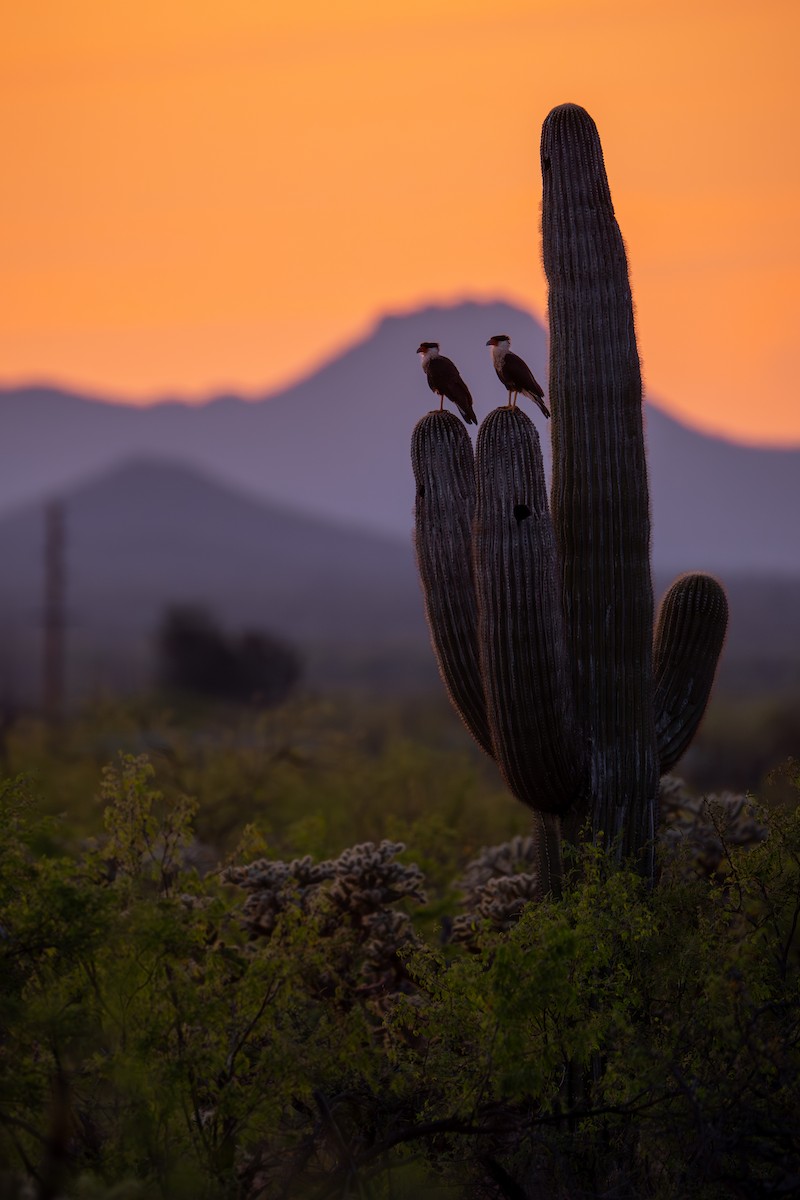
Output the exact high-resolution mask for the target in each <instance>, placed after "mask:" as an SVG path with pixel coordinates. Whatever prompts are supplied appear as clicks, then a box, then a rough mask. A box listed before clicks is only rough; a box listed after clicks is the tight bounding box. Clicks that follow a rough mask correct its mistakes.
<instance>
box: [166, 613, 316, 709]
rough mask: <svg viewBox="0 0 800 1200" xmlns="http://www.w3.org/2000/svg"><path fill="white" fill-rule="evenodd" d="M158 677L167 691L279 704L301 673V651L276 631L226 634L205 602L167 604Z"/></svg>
mask: <svg viewBox="0 0 800 1200" xmlns="http://www.w3.org/2000/svg"><path fill="white" fill-rule="evenodd" d="M156 648H157V655H158V680H159V683H160V685H161V686H162V687H163V688H165V689H166V690H167V691H171V692H178V693H181V692H187V693H189V694H193V695H198V696H205V697H211V698H213V699H219V700H229V701H238V702H248V703H249V702H254V701H255V702H258V703H259V704H261V705H264V706H271V705H274V704H280V703H281V702H282V701H283V700H285V699H286V697H287V696H288V695H289V694H290V693H291V691H292V690H293V689H294V687H295V686H296V685H297V682H298V680H299V679H300V675H301V661H300V656H299V654H298V652H297V651H296V650H295V649H293V648H292V647H291V646H289V645H288V644H287V643H286V642H284V641H282V640H281V639H279V638H277V637H275V636H274V635H272V634H267V633H260V632H254V631H247V632H245V633H243V634H242V635H241V636H239V637H233V636H231V635H229V634H226V633H225V632H224V631H223V630H222V629H221V628H220V627H219V626H218V625H217V623H216V621H214V619H213V618H212V617H211V615H210V614H209V613H207V612H206V611H205V610H204V609H201V608H193V607H187V606H175V607H173V608H170V609H168V610H167V612H166V613H165V614H164V618H163V620H162V622H161V625H160V626H159V629H158V632H157V636H156Z"/></svg>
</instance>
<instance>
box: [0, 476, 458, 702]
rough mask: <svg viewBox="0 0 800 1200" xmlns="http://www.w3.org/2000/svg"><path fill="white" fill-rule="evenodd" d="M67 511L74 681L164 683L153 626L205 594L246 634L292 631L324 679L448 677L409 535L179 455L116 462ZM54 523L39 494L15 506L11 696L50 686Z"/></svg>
mask: <svg viewBox="0 0 800 1200" xmlns="http://www.w3.org/2000/svg"><path fill="white" fill-rule="evenodd" d="M63 511H64V555H63V557H64V563H65V575H66V600H67V638H66V643H67V647H68V651H69V663H68V671H67V674H68V677H69V680H70V685H71V690H72V691H73V692H77V693H83V694H85V693H87V692H92V691H97V690H99V689H104V688H111V689H114V688H116V687H118V686H121V687H123V688H124V689H126V690H127V689H130V688H131V687H132V686H146V685H147V684H148V683H149V682H151V681H152V677H153V649H154V645H153V637H154V633H155V630H156V628H157V626H158V624H159V622H160V620H161V618H162V616H163V613H164V610H165V608H166V607H167V606H168V605H171V604H182V605H183V604H189V605H200V606H202V607H205V608H207V609H208V610H209V611H210V612H212V613H213V615H214V616H215V617H217V618H218V619H219V620H220V621H221V622H222V624H223V625H224V626H225V627H226V628H228V629H230V630H231V632H241V631H242V630H244V629H260V630H266V631H269V632H272V633H275V634H278V635H280V636H282V637H283V638H285V639H288V640H290V641H292V642H293V643H295V644H296V645H297V646H298V647H299V648H300V650H301V652H302V654H303V656H304V658H305V660H306V662H307V667H308V671H307V678H309V680H310V682H311V683H312V684H314V683H319V682H323V683H330V682H334V681H335V682H340V683H341V682H351V681H353V680H356V681H358V682H360V683H365V682H370V681H371V682H374V683H380V682H381V681H383V682H384V683H386V682H389V683H391V684H392V685H398V684H402V682H403V677H404V675H409V673H410V674H411V675H413V678H414V680H415V682H418V681H419V679H420V678H421V677H422V678H426V677H427V678H428V679H429V680H432V679H433V678H434V677H435V669H434V667H433V664H432V661H431V657H430V652H429V649H428V638H427V630H426V628H425V622H424V618H423V613H422V600H421V596H420V590H419V585H418V583H417V580H416V574H415V571H414V567H413V556H412V551H411V547H410V545H407V544H406V545H403V544H401V543H398V542H394V541H392V540H391V539H387V538H382V537H380V536H378V535H375V534H371V533H369V532H360V531H357V530H351V529H347V528H340V527H338V526H336V525H334V524H332V523H326V522H323V521H320V520H315V519H313V518H309V517H305V516H302V515H298V514H296V513H292V512H288V511H284V510H282V509H280V508H278V507H276V506H274V505H268V504H265V503H263V502H260V501H256V500H253V499H251V498H250V497H248V496H244V495H240V494H237V493H236V491H234V490H232V489H230V488H228V487H226V486H223V485H221V484H219V483H217V482H216V481H214V480H211V479H208V478H206V477H204V476H203V475H202V474H200V473H198V472H197V471H196V470H194V469H193V468H187V467H186V466H184V465H183V464H175V463H169V462H166V461H165V460H133V461H130V462H128V463H125V464H123V465H122V466H120V467H117V468H114V469H112V470H111V471H110V472H107V473H105V474H102V475H100V476H98V477H97V478H95V479H93V480H91V481H89V482H88V483H84V484H82V485H80V486H79V487H77V488H76V489H74V490H73V491H72V492H69V493H68V494H67V495H66V497H65V499H64V510H63ZM44 525H45V523H44V510H43V507H42V505H41V504H40V503H38V502H37V503H34V504H31V505H28V506H25V507H23V508H22V509H20V510H17V511H16V512H15V513H13V514H11V515H9V516H7V517H5V518H4V519H2V520H0V562H2V564H3V583H2V588H0V680H1V681H2V682H0V702H2V700H3V699H4V698H5V699H8V698H10V697H13V698H15V699H19V698H21V697H24V698H26V699H31V698H35V696H36V692H37V688H38V672H39V663H40V661H41V613H42V595H43V579H44ZM420 672H421V674H420ZM3 692H5V696H4V695H3Z"/></svg>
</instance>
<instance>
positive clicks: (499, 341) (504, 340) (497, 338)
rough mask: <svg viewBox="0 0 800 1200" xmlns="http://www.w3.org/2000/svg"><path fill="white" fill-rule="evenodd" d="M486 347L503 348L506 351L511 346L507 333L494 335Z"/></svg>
mask: <svg viewBox="0 0 800 1200" xmlns="http://www.w3.org/2000/svg"><path fill="white" fill-rule="evenodd" d="M486 345H487V346H505V348H506V349H508V347H509V346H510V345H511V338H510V337H509V336H508V334H507V333H496V334H495V335H494V337H490V338H489V340H488V342H487V343H486Z"/></svg>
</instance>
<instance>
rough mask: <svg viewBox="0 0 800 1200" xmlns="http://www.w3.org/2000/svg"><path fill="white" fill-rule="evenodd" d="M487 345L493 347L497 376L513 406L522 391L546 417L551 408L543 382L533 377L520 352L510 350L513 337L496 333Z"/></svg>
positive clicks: (493, 359)
mask: <svg viewBox="0 0 800 1200" xmlns="http://www.w3.org/2000/svg"><path fill="white" fill-rule="evenodd" d="M486 345H487V346H491V347H492V362H493V363H494V369H495V371H496V372H497V378H498V379H499V380H500V382H501V383H502V385H503V387H504V388H505V389H506V390H507V392H508V403H509V406H510V407H511V408H516V406H517V396H518V395H519V394H520V392H522V394H523V396H527V397H528V399H529V400H532V401H533V402H534V404H538V405H539V408H540V409H541V410H542V412H543V413H544V415H545V416H546V417H549V416H550V410H549V409H548V408H547V406H546V405H545V402H544V391H543V389H542V386H541V384H539V383H537V382H536V380H535V379H534V377H533V371H531V369H530V367H529V366H528V364H527V363H526V362H525V361H524V360H523V359H521V358H520V356H519V355H518V354H514V353H512V351H511V350H509V346H510V345H511V338H510V337H509V336H508V334H507V333H496V334H495V335H494V337H490V338H489V340H488V342H487V343H486Z"/></svg>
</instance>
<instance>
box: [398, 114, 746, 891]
mask: <svg viewBox="0 0 800 1200" xmlns="http://www.w3.org/2000/svg"><path fill="white" fill-rule="evenodd" d="M541 151H542V176H543V206H542V236H543V246H544V266H545V271H546V274H547V279H548V284H549V318H550V387H549V396H550V406H551V409H552V422H551V431H552V440H553V481H552V493H551V501H550V505H548V500H547V491H546V485H545V478H544V469H543V465H542V454H541V448H540V445H539V437H538V434H537V432H536V429H535V428H534V426H533V424H532V422H531V421H530V420H529V418H528V417H527V416H526V415H525V413H523V412H522V411H520V410H519V409H517V408H510V407H504V408H498V409H496V410H495V411H494V412H491V413H490V414H489V415H488V416H487V417H486V419H485V420H484V422H483V423H482V425H481V427H480V430H479V432H478V439H477V447H476V451H475V455H474V457H473V451H472V444H471V442H470V440H469V436H468V434H467V432H466V429H465V427H464V425H463V424H462V423H461V421H460V420H459V419H458V418H457V417H456V416H454V415H453V414H451V413H448V412H438V411H437V412H432V413H428V414H427V415H426V416H425V417H423V418H422V420H421V421H419V423H418V424H417V426H416V428H415V430H414V434H413V439H412V462H413V467H414V474H415V478H416V484H417V499H416V550H417V562H418V566H419V571H420V576H421V579H422V584H423V592H424V596H425V606H426V612H427V616H428V622H429V625H430V630H431V637H432V641H433V646H434V650H435V653H436V656H437V659H438V662H439V666H440V669H441V673H442V677H443V679H444V681H445V684H446V686H447V689H448V692H449V695H450V698H451V700H452V702H453V704H454V706H455V707H456V709H457V710H458V712H459V713H460V714H461V716H462V717H463V719H464V721H465V723H466V725H467V727H468V729H469V730H470V732H471V733H472V734H473V736H474V737H475V739H476V740H477V742H478V743H479V745H480V746H481V747H482V748H483V749H484V750H485V751H486V752H487V753H488V754H490V755H492V756H493V757H494V758H495V760H496V762H497V765H498V768H499V770H500V772H501V774H502V776H503V779H504V780H505V782H506V784H507V785H508V787H509V789H510V790H511V791H512V792H513V794H514V795H515V796H517V797H518V799H520V800H522V801H523V802H524V803H525V804H527V805H528V806H529V807H530V808H531V809H532V810H533V812H534V815H535V820H534V829H535V832H536V834H537V838H538V847H539V851H538V852H539V875H540V879H541V891H542V893H543V894H544V893H546V892H548V891H558V889H559V886H560V843H561V833H562V828H566V829H567V830H568V831H569V833H570V836H571V837H575V836H576V835H577V834H578V833H579V831H580V830H581V829H583V828H585V827H586V825H587V823H588V826H589V827H590V828H591V831H592V835H593V836H594V837H597V836H598V835H600V834H602V835H603V837H604V838H605V839H606V841H607V843H608V844H610V845H613V846H614V847H615V849H616V851H617V853H618V854H619V855H626V856H627V855H631V854H636V855H638V856H639V858H640V861H641V864H642V869H643V870H645V871H646V872H648V873H650V874H652V872H653V865H654V856H653V848H654V837H655V831H656V823H657V800H658V786H659V776H660V775H661V774H662V773H664V772H665V771H667V770H669V769H670V768H671V767H672V766H673V765H674V763H675V762H676V761H677V759H678V758H679V757H680V756H681V755H682V754H683V752H684V751H685V750H686V749H687V747H688V745H689V743H690V741H691V739H692V737H693V736H694V733H695V731H696V729H697V727H698V725H699V722H700V719H701V717H702V715H703V712H704V711H705V707H706V704H707V702H708V697H709V694H710V690H711V685H712V683H713V679H714V673H715V670H716V664H717V660H718V657H719V653H720V650H721V648H722V643H723V640H724V637H725V629H726V625H727V602H726V599H725V593H724V591H723V590H722V588H721V586H720V585H719V583H717V581H716V580H714V579H712V578H711V577H710V576H707V575H697V574H694V575H686V576H683V577H682V578H680V579H678V580H677V581H676V582H675V583H674V584H673V585H672V587H671V588H670V590H669V592H668V593H667V596H666V597H665V599H664V602H663V604H662V607H661V611H660V613H659V618H658V621H657V623H656V628H655V635H654V630H653V591H652V584H651V578H650V514H649V504H648V489H647V466H646V459H645V448H644V437H643V428H642V382H641V372H640V367H639V356H638V352H637V348H636V336H635V330H634V319H633V305H632V299H631V289H630V283H629V280H628V265H627V259H626V255H625V247H624V244H623V241H622V235H621V234H620V231H619V227H618V225H617V222H616V219H615V216H614V208H613V205H612V202H611V193H610V190H609V186H608V180H607V177H606V172H605V166H604V163H603V154H602V149H601V146H600V139H599V137H598V134H597V129H596V127H595V124H594V122H593V121H592V119H591V117H590V116H589V115H588V113H586V112H585V111H584V110H583V109H582V108H580V107H578V106H577V105H573V104H566V105H562V106H560V107H558V108H555V109H553V111H552V112H551V113H550V114H549V116H548V117H547V119H546V120H545V123H544V127H543V130H542V145H541Z"/></svg>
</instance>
